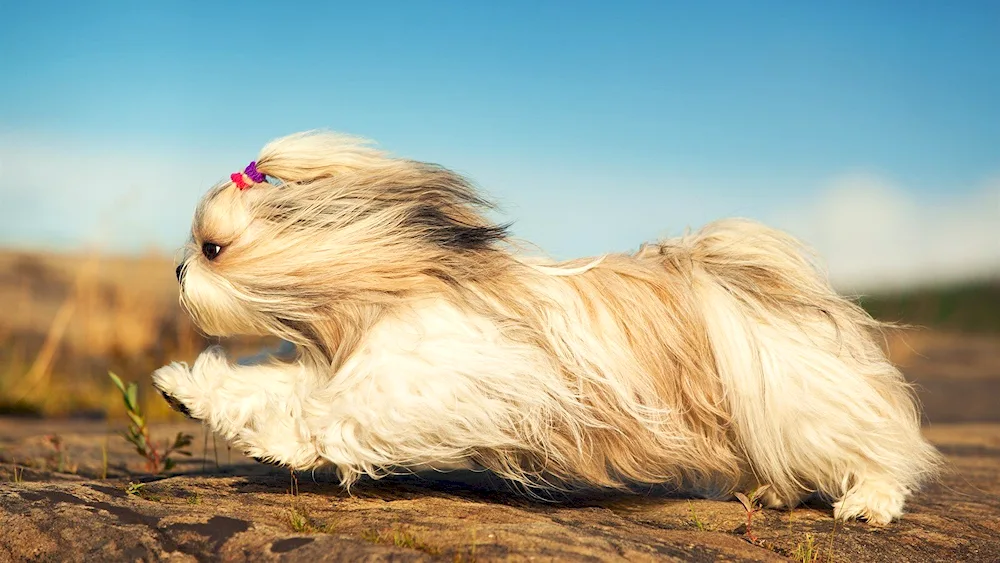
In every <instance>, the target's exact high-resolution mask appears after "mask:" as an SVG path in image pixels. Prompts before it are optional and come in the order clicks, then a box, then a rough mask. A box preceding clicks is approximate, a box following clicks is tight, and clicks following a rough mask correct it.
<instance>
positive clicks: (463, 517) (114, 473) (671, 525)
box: [0, 338, 1000, 562]
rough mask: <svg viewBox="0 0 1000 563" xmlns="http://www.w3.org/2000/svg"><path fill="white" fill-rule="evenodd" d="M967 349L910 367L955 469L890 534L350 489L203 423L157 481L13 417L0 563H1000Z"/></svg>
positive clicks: (134, 466) (420, 481)
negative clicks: (206, 429)
mask: <svg viewBox="0 0 1000 563" xmlns="http://www.w3.org/2000/svg"><path fill="white" fill-rule="evenodd" d="M969 342H970V340H969V339H965V338H960V339H956V340H954V341H949V340H948V339H942V338H938V339H933V340H928V341H927V342H918V343H917V344H916V345H914V346H912V348H913V349H912V350H911V352H912V354H910V355H906V354H904V355H903V356H905V357H904V358H903V360H901V363H902V364H903V365H904V368H905V369H906V370H907V373H908V374H912V379H914V380H915V381H916V382H917V383H918V384H920V385H921V387H922V389H923V391H922V397H923V399H924V402H925V404H926V405H927V410H928V418H929V419H930V420H931V421H933V424H930V425H929V426H928V427H927V428H926V434H927V436H928V437H929V438H930V439H931V440H932V441H933V442H934V443H935V444H937V445H938V446H939V447H940V449H941V450H942V451H943V452H944V453H945V454H946V456H947V459H948V462H949V463H948V468H947V470H946V471H945V473H944V475H943V476H942V477H941V480H940V482H937V483H935V484H933V485H931V486H929V487H928V488H927V489H926V490H924V491H922V492H920V493H919V494H917V495H916V496H914V497H913V499H912V501H911V502H910V504H909V506H908V512H907V514H906V516H905V517H904V518H903V519H902V520H901V521H900V522H897V523H894V524H892V525H889V526H885V527H874V526H869V525H867V524H864V523H847V524H842V523H835V522H834V521H833V519H832V515H831V511H830V509H829V507H826V506H821V505H817V506H808V507H801V508H798V509H796V510H794V511H791V512H788V511H774V510H765V511H762V512H760V513H757V514H755V515H754V516H753V518H752V521H751V526H750V529H749V530H748V529H747V513H746V511H745V510H744V508H743V507H742V505H741V504H740V503H739V502H736V501H735V500H734V501H731V502H716V501H705V500H698V499H687V498H681V497H676V496H670V495H669V494H665V493H660V492H655V491H654V492H647V493H643V494H635V495H610V494H609V495H590V496H581V497H575V498H571V499H566V500H563V501H562V502H557V503H543V502H534V501H529V500H526V499H524V498H522V497H519V496H517V495H515V494H512V493H511V492H509V491H508V490H507V489H506V488H505V487H504V486H503V484H502V483H499V482H497V481H496V480H495V479H491V478H490V477H489V476H488V475H483V474H475V473H459V474H448V475H441V474H434V475H421V476H408V477H397V478H391V479H385V480H382V481H379V482H365V483H363V484H361V485H360V486H358V487H357V488H356V489H354V490H353V491H352V494H351V495H348V494H347V493H345V492H343V491H342V490H340V489H339V487H338V486H337V485H336V484H335V483H334V482H333V479H332V478H331V476H330V475H326V474H316V475H309V474H300V475H298V476H296V477H293V476H292V475H291V474H289V473H288V472H287V471H283V470H281V469H277V468H272V467H269V466H264V465H260V464H256V463H254V462H252V461H249V460H245V459H243V458H241V457H239V456H237V455H236V454H235V452H229V451H228V450H227V449H226V448H225V445H224V444H222V443H221V442H218V443H217V444H216V445H215V446H214V447H213V440H212V438H211V437H207V436H206V435H205V434H204V433H203V431H202V429H201V427H200V426H199V425H197V424H194V423H185V424H183V425H159V426H157V427H156V433H155V435H156V436H157V437H159V439H166V438H167V437H169V436H173V435H174V434H176V433H177V432H178V431H183V432H189V433H191V434H193V435H194V437H195V439H194V443H193V444H192V448H191V449H192V450H193V453H194V454H195V455H194V456H192V457H191V458H183V459H182V461H181V463H179V464H178V466H177V467H175V468H174V469H173V470H172V471H171V472H169V473H168V474H167V475H164V476H158V477H154V476H151V475H149V474H148V473H146V472H145V470H144V467H143V463H142V458H140V457H139V456H138V455H137V454H136V453H135V452H134V451H133V450H132V449H130V446H129V444H127V443H126V442H125V441H124V440H123V439H122V438H121V437H119V436H118V435H116V434H115V432H118V431H119V430H120V429H121V427H122V426H123V424H120V423H119V421H112V422H103V421H78V420H68V421H67V420H63V421H56V420H27V419H14V418H7V419H0V561H25V560H31V561H124V560H128V561H159V560H177V561H188V560H192V561H193V560H225V561H232V560H236V561H242V560H248V561H271V560H275V561H277V560H289V561H439V560H449V561H477V560H478V561H492V560H510V561H672V560H677V561H681V560H683V561H771V560H787V559H792V560H797V561H949V562H951V561H1000V407H998V406H997V405H998V402H1000V400H998V399H997V394H996V393H995V392H994V391H995V389H996V388H997V384H998V382H1000V369H998V368H997V365H996V364H997V362H1000V353H998V352H1000V347H998V346H996V344H997V341H996V340H991V339H983V340H981V341H978V342H979V344H971V345H970V344H969ZM972 342H976V341H975V340H974V339H973V340H972ZM950 389H951V390H952V391H949V390H950ZM949 393H951V395H949ZM949 397H951V398H949Z"/></svg>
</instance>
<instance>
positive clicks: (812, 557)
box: [792, 534, 819, 563]
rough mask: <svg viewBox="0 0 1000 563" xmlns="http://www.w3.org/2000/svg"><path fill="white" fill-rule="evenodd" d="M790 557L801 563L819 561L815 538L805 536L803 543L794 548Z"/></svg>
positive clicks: (809, 535)
mask: <svg viewBox="0 0 1000 563" xmlns="http://www.w3.org/2000/svg"><path fill="white" fill-rule="evenodd" d="M792 556H793V557H794V558H795V560H796V561H801V562H802V563H815V562H816V561H818V560H819V550H818V549H816V538H815V537H814V536H813V535H812V534H806V541H805V543H800V544H799V545H798V546H796V547H795V552H794V553H792Z"/></svg>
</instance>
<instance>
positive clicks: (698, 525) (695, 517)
mask: <svg viewBox="0 0 1000 563" xmlns="http://www.w3.org/2000/svg"><path fill="white" fill-rule="evenodd" d="M688 510H690V511H691V521H693V522H694V525H695V527H696V528H698V529H699V530H701V531H703V532H704V531H705V524H703V523H702V522H701V519H699V518H698V515H697V514H695V513H694V505H693V504H691V501H688Z"/></svg>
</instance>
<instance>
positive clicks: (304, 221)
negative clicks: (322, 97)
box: [177, 133, 506, 359]
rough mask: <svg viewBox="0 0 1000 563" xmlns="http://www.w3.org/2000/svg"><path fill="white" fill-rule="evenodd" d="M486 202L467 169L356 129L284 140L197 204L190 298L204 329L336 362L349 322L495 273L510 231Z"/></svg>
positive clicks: (187, 302)
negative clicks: (393, 150) (365, 137)
mask: <svg viewBox="0 0 1000 563" xmlns="http://www.w3.org/2000/svg"><path fill="white" fill-rule="evenodd" d="M489 208H490V205H489V203H488V202H486V201H484V200H483V199H482V198H480V197H479V196H478V195H477V194H476V192H475V190H474V189H473V187H472V186H471V185H470V184H469V183H468V182H467V181H466V180H465V179H463V178H462V177H461V176H459V175H457V174H455V173H453V172H450V171H448V170H446V169H443V168H441V167H439V166H435V165H432V164H427V163H422V162H415V161H411V160H404V159H399V158H392V157H389V156H387V155H386V154H384V153H382V152H380V151H378V150H375V149H373V148H371V147H370V146H369V145H368V144H367V143H365V142H363V141H360V140H357V139H354V138H349V137H345V136H341V135H336V134H330V133H302V134H297V135H292V136H289V137H285V138H282V139H278V140H276V141H273V142H272V143H270V144H268V145H267V146H266V147H264V149H263V150H262V151H261V153H260V155H259V156H258V159H257V160H256V162H255V163H252V164H251V166H249V167H247V170H246V171H244V172H243V173H236V174H233V175H232V176H231V177H230V180H229V181H226V182H223V183H221V184H218V185H216V186H215V187H214V188H212V189H211V190H210V191H209V192H208V193H207V194H206V195H205V196H204V198H203V199H202V201H201V203H200V204H199V206H198V209H197V212H196V213H195V217H194V222H193V225H192V232H191V241H190V243H189V245H188V246H187V247H186V248H185V251H184V256H183V259H182V261H181V263H180V264H179V265H178V267H177V277H178V281H179V282H180V285H181V303H182V305H183V306H184V308H185V309H186V310H187V311H188V312H189V313H190V314H191V316H192V317H193V318H194V320H195V322H196V323H197V324H198V325H199V326H200V327H201V329H202V330H204V331H205V332H207V333H209V334H212V335H217V336H228V335H234V334H257V335H275V336H279V337H281V338H283V339H285V340H288V341H291V342H293V343H295V344H297V345H299V346H302V347H305V348H307V349H310V350H312V351H315V352H319V353H321V354H323V355H324V356H325V357H326V359H331V356H332V355H333V354H334V348H336V347H337V346H339V345H340V343H339V340H340V339H343V338H345V337H346V335H345V333H346V332H349V330H348V329H349V328H350V327H347V326H345V324H344V323H362V324H363V323H365V322H370V321H372V320H373V319H375V318H377V317H378V316H379V315H380V314H381V313H382V312H384V310H385V308H386V307H390V306H392V304H393V303H398V302H399V301H400V300H405V299H410V298H419V297H422V296H426V295H428V294H431V293H433V292H439V291H447V290H448V288H449V287H454V286H455V285H456V284H458V285H461V284H463V283H466V282H468V281H470V279H474V278H477V277H482V276H489V275H491V274H490V271H489V270H490V267H491V266H495V265H496V264H497V263H498V262H499V261H501V257H502V256H503V254H504V253H503V252H501V247H502V243H503V241H504V240H505V236H506V233H505V227H504V226H502V225H497V224H495V223H493V222H491V221H489V220H488V219H487V218H486V215H485V214H486V212H487V211H488V210H489ZM355 332H356V331H355Z"/></svg>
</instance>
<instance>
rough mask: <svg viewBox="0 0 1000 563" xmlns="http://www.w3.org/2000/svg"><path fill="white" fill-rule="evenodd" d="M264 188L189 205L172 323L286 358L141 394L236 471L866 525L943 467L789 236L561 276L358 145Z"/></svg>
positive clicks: (472, 203)
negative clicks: (670, 496)
mask: <svg viewBox="0 0 1000 563" xmlns="http://www.w3.org/2000/svg"><path fill="white" fill-rule="evenodd" d="M256 169H257V170H259V171H260V172H261V173H263V174H265V175H267V176H268V177H269V182H268V183H264V184H257V185H253V186H251V187H250V188H249V189H245V190H244V189H241V188H240V187H238V186H237V185H235V184H234V183H233V182H225V183H222V184H219V185H217V186H216V187H215V188H213V189H212V190H211V191H210V192H209V193H208V194H207V195H206V196H205V198H204V199H203V200H202V202H201V204H200V206H199V208H198V210H197V212H196V214H195V219H194V225H193V233H192V243H191V245H190V246H189V249H188V251H187V252H186V257H185V259H184V263H183V265H182V267H181V268H180V269H179V272H182V273H183V276H180V277H182V278H183V279H182V291H181V303H182V304H183V305H184V307H185V308H186V309H187V310H188V311H189V312H190V313H191V315H192V316H193V318H194V319H195V321H196V322H197V324H198V325H199V326H201V327H202V328H203V330H205V331H206V332H209V333H211V334H215V335H233V334H263V335H275V336H278V337H280V338H282V339H284V340H286V341H288V342H291V343H293V344H294V345H295V346H296V348H297V350H298V351H299V354H298V357H297V359H294V360H292V361H291V362H283V361H278V360H274V361H269V362H265V363H263V364H260V365H254V366H240V367H234V366H232V365H231V364H229V363H228V362H226V361H225V358H224V357H222V356H221V355H220V352H219V351H218V350H209V351H207V352H206V353H205V354H203V356H202V357H201V358H200V359H199V360H198V362H197V363H196V364H195V365H194V366H193V368H192V369H190V370H188V368H187V367H186V366H182V365H181V364H174V365H172V366H167V367H165V368H163V369H161V370H159V371H158V372H157V374H156V376H155V381H156V384H157V386H158V387H159V388H160V389H161V390H162V391H163V392H164V393H165V394H166V395H168V396H169V397H170V398H171V400H174V401H177V402H178V403H180V404H182V405H183V406H184V408H185V409H186V410H187V411H188V412H190V413H191V414H192V416H195V417H197V418H201V419H204V420H206V421H207V422H208V423H209V424H211V425H212V426H213V427H214V428H215V429H216V430H218V431H220V432H222V433H223V434H225V435H226V436H227V437H228V438H230V439H231V440H233V441H234V442H235V443H236V444H237V445H239V446H240V447H242V448H244V449H245V450H246V451H247V452H248V453H250V454H251V455H254V456H256V457H259V458H262V459H266V460H270V461H275V462H278V463H283V464H287V465H290V466H292V467H296V468H302V469H305V468H313V467H317V466H320V465H333V466H334V467H335V468H336V469H337V470H338V471H339V473H340V476H341V478H342V480H343V482H344V484H345V485H350V483H352V482H353V481H354V480H356V479H357V478H358V477H359V476H361V475H363V474H367V475H370V476H372V477H379V476H382V475H385V474H387V473H390V472H393V471H397V470H400V469H407V468H419V467H426V466H431V467H439V468H446V467H461V466H469V465H470V464H471V465H474V466H478V467H484V468H486V469H489V470H491V471H493V472H495V473H497V474H499V475H501V476H503V477H505V478H508V479H510V480H512V481H515V482H519V483H522V484H524V485H526V486H527V487H529V488H535V487H536V488H541V489H551V488H565V487H573V486H598V487H615V488H625V487H628V486H630V485H633V484H638V483H668V484H673V485H677V486H683V487H687V488H689V489H691V490H694V491H698V492H700V493H703V494H711V495H724V494H728V493H730V492H731V491H734V490H739V489H740V488H752V487H754V486H756V485H759V484H767V485H770V489H769V490H768V493H767V496H766V500H767V503H768V504H769V505H770V506H794V505H795V504H798V502H800V501H801V499H803V498H804V497H805V496H807V495H809V494H813V493H818V494H819V495H822V496H824V497H826V498H829V499H831V500H835V501H837V502H836V504H835V508H836V511H837V513H838V516H840V517H844V518H850V517H857V516H861V517H865V518H868V519H870V520H873V521H877V522H886V521H888V520H890V519H891V518H893V517H896V516H898V515H899V514H900V513H901V511H902V507H903V501H904V500H905V498H906V496H907V495H909V494H910V493H911V492H912V491H914V490H915V489H916V488H917V487H918V486H919V485H920V484H921V482H922V481H924V480H925V479H926V478H927V477H929V476H930V475H932V474H933V471H934V469H935V467H936V466H937V464H938V460H939V457H938V454H937V453H936V451H935V450H934V449H933V448H932V447H931V446H930V445H929V444H928V443H927V442H926V441H924V439H923V438H922V437H921V434H920V415H919V411H918V409H917V406H916V401H915V399H914V396H913V393H912V391H911V389H910V388H909V387H908V385H907V384H906V383H905V381H904V380H903V378H902V377H901V375H900V374H899V372H898V371H897V370H896V369H895V368H894V367H893V366H892V365H891V364H890V363H889V362H888V360H887V359H886V357H885V355H884V353H883V351H882V349H881V347H880V346H879V336H880V330H881V328H882V327H881V326H880V324H879V323H878V322H876V321H875V320H873V319H872V318H871V317H869V316H868V315H867V314H866V313H865V312H864V311H863V310H862V309H861V308H859V307H858V306H857V305H855V304H854V303H852V302H850V301H849V300H847V299H844V298H842V297H841V296H839V295H837V293H836V292H835V291H834V290H833V289H832V288H831V287H830V285H829V283H828V282H827V281H826V278H825V275H824V274H823V273H822V271H821V270H820V269H819V268H818V267H817V265H816V263H815V261H814V258H813V257H812V255H811V254H810V252H809V251H808V250H807V249H805V248H804V247H803V246H802V245H801V244H800V243H798V242H797V241H795V240H794V239H792V238H791V237H789V236H787V235H785V234H783V233H780V232H778V231H775V230H772V229H769V228H767V227H765V226H762V225H759V224H757V223H754V222H751V221H746V220H725V221H719V222H716V223H713V224H710V225H708V226H706V227H705V228H703V229H702V230H700V231H698V232H696V233H694V234H689V235H686V236H683V237H679V238H676V239H670V240H664V241H660V242H657V243H652V244H646V245H644V246H642V247H641V248H640V249H639V250H638V251H637V252H635V253H634V254H611V255H606V256H603V257H600V258H598V259H596V260H595V259H587V260H574V261H569V262H563V263H554V262H549V261H545V260H540V259H529V258H526V257H523V256H521V255H520V254H519V253H518V252H517V250H516V248H517V247H516V244H515V243H514V242H513V241H512V240H511V239H510V238H509V236H508V233H507V226H506V225H501V224H497V223H496V222H494V221H492V220H491V219H489V215H490V213H491V212H492V206H491V204H490V203H489V202H488V201H487V200H486V199H484V198H483V197H482V196H480V195H479V194H478V193H477V191H476V190H475V188H474V187H473V186H472V185H471V184H470V183H469V182H468V181H467V180H466V179H464V178H462V177H461V176H459V175H457V174H455V173H454V172H451V171H449V170H446V169H444V168H442V167H440V166H436V165H432V164H426V163H422V162H415V161H411V160H404V159H398V158H393V157H390V156H388V155H386V154H384V153H382V152H380V151H377V150H375V149H374V148H372V147H371V146H369V145H368V144H367V143H365V142H363V141H360V140H357V139H353V138H349V137H344V136H340V135H334V134H329V133H304V134H297V135H292V136H290V137H286V138H283V139H279V140H277V141H274V142H272V143H271V144H269V145H267V146H266V147H265V148H264V149H263V151H262V152H261V154H260V156H259V158H258V159H257V161H256ZM206 245H208V246H210V247H212V249H213V251H214V250H215V249H218V251H217V252H211V253H207V254H206V253H205V252H204V248H205V247H206Z"/></svg>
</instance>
